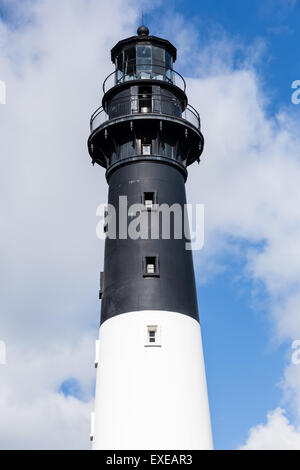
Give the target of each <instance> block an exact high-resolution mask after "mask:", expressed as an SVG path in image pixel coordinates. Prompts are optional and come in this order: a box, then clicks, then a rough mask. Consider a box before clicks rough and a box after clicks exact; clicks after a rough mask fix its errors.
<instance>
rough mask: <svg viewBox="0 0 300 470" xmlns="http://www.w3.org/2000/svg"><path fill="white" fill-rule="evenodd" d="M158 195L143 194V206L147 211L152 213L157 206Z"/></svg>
mask: <svg viewBox="0 0 300 470" xmlns="http://www.w3.org/2000/svg"><path fill="white" fill-rule="evenodd" d="M156 199H157V198H156V193H154V192H146V193H144V194H143V205H144V208H145V210H147V211H152V210H153V209H154V207H153V206H154V204H157V201H156Z"/></svg>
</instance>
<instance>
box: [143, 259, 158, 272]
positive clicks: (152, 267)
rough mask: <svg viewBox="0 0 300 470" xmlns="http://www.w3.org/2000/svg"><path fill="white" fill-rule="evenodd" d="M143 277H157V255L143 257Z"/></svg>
mask: <svg viewBox="0 0 300 470" xmlns="http://www.w3.org/2000/svg"><path fill="white" fill-rule="evenodd" d="M143 276H144V277H159V259H158V256H146V257H145V259H144V269H143Z"/></svg>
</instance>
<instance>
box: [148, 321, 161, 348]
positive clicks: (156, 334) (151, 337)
mask: <svg viewBox="0 0 300 470" xmlns="http://www.w3.org/2000/svg"><path fill="white" fill-rule="evenodd" d="M145 346H148V347H151V346H154V347H160V346H161V340H160V328H159V327H158V325H148V326H147V329H146V337H145Z"/></svg>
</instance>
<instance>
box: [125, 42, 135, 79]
mask: <svg viewBox="0 0 300 470" xmlns="http://www.w3.org/2000/svg"><path fill="white" fill-rule="evenodd" d="M135 54H136V51H135V47H130V48H128V49H125V50H124V76H125V80H132V79H133V78H134V76H135V64H136V55H135Z"/></svg>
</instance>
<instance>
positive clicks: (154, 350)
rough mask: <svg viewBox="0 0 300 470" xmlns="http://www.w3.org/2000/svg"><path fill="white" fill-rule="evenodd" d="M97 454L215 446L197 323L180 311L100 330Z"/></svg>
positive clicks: (145, 314)
mask: <svg viewBox="0 0 300 470" xmlns="http://www.w3.org/2000/svg"><path fill="white" fill-rule="evenodd" d="M98 347H99V363H98V367H97V385H96V390H97V391H96V399H95V423H94V436H93V449H104V450H115V449H119V450H126V449H146V450H147V449H157V450H160V449H169V450H184V449H187V450H198V449H212V447H213V444H212V435H211V425H210V414H209V405H208V398H207V387H206V378H205V367H204V360H203V353H202V341H201V332H200V325H199V323H198V322H197V321H196V320H194V319H193V318H191V317H189V316H187V315H182V314H180V313H176V312H166V311H140V312H130V313H125V314H122V315H117V316H115V317H113V318H111V319H109V320H107V321H105V322H104V323H103V324H102V326H101V328H100V338H99V343H98Z"/></svg>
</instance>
